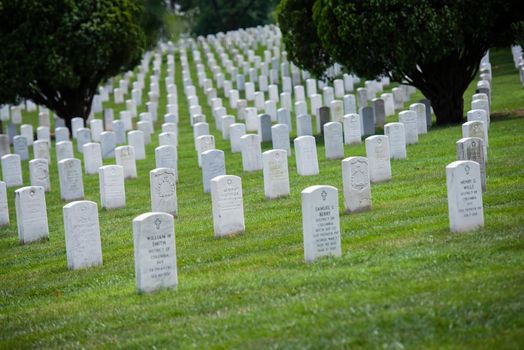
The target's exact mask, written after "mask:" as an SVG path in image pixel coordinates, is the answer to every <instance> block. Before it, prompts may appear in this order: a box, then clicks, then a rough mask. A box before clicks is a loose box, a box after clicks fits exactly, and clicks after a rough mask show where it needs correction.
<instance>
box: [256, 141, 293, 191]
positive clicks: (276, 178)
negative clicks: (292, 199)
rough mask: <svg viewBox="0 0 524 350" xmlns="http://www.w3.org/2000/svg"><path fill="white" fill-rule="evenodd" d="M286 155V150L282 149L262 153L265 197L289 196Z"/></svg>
mask: <svg viewBox="0 0 524 350" xmlns="http://www.w3.org/2000/svg"><path fill="white" fill-rule="evenodd" d="M287 157H288V155H287V152H286V151H285V150H284V149H274V150H270V151H266V152H264V153H263V154H262V159H263V163H264V170H263V173H264V194H265V196H266V199H274V198H279V197H285V196H289V191H290V190H289V172H288V165H287Z"/></svg>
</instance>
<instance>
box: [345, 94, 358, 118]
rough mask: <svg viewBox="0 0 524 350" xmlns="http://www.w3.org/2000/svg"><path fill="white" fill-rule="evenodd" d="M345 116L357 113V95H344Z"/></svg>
mask: <svg viewBox="0 0 524 350" xmlns="http://www.w3.org/2000/svg"><path fill="white" fill-rule="evenodd" d="M343 102H344V115H346V114H351V113H357V100H356V98H355V95H353V94H347V95H344V99H343Z"/></svg>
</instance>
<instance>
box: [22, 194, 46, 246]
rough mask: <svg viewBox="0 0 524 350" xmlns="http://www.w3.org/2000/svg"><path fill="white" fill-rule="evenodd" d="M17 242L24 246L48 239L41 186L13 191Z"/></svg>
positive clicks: (43, 195)
mask: <svg viewBox="0 0 524 350" xmlns="http://www.w3.org/2000/svg"><path fill="white" fill-rule="evenodd" d="M15 207H16V223H17V225H18V240H19V241H20V243H23V244H26V243H30V242H34V241H38V240H41V239H48V238H49V227H48V225H47V208H46V203H45V192H44V188H43V187H41V186H27V187H22V188H20V189H18V190H16V191H15Z"/></svg>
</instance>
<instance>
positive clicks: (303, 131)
mask: <svg viewBox="0 0 524 350" xmlns="http://www.w3.org/2000/svg"><path fill="white" fill-rule="evenodd" d="M311 135H313V127H312V125H311V116H310V115H309V114H302V115H299V116H298V117H297V136H311Z"/></svg>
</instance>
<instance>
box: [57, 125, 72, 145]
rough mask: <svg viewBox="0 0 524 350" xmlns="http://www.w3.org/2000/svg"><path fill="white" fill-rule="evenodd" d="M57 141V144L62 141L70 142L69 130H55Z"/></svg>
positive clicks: (63, 128)
mask: <svg viewBox="0 0 524 350" xmlns="http://www.w3.org/2000/svg"><path fill="white" fill-rule="evenodd" d="M55 141H56V143H58V142H62V141H69V129H68V128H65V127H58V128H56V129H55Z"/></svg>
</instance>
